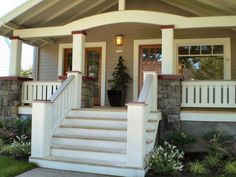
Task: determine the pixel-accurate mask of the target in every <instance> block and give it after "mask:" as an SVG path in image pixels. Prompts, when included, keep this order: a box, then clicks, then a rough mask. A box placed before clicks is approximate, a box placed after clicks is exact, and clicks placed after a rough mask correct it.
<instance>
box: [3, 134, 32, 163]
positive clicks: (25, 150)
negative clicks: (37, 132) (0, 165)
mask: <svg viewBox="0 0 236 177" xmlns="http://www.w3.org/2000/svg"><path fill="white" fill-rule="evenodd" d="M30 148H31V144H30V142H28V140H27V137H26V136H24V135H22V136H21V137H18V136H17V137H16V139H15V140H14V141H13V143H11V144H8V145H4V146H3V147H2V148H1V151H0V154H2V155H12V156H14V157H15V158H16V159H22V158H27V157H28V156H29V155H30Z"/></svg>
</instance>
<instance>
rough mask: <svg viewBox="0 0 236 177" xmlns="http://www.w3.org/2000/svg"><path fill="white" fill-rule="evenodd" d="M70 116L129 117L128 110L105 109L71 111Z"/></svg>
mask: <svg viewBox="0 0 236 177" xmlns="http://www.w3.org/2000/svg"><path fill="white" fill-rule="evenodd" d="M67 116H68V117H88V118H91V117H92V118H95V119H96V118H109V119H111V118H113V119H116V118H123V119H127V112H114V111H111V112H105V111H75V110H73V111H70V112H69V114H68V115H67Z"/></svg>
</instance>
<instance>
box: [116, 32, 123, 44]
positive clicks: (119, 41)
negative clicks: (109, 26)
mask: <svg viewBox="0 0 236 177" xmlns="http://www.w3.org/2000/svg"><path fill="white" fill-rule="evenodd" d="M116 45H117V46H122V45H123V35H121V34H119V35H116Z"/></svg>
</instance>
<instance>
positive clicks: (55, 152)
mask: <svg viewBox="0 0 236 177" xmlns="http://www.w3.org/2000/svg"><path fill="white" fill-rule="evenodd" d="M51 155H52V156H61V157H69V158H78V159H79V158H82V159H91V160H110V161H115V162H126V154H115V153H104V152H92V151H78V150H67V149H54V148H52V149H51Z"/></svg>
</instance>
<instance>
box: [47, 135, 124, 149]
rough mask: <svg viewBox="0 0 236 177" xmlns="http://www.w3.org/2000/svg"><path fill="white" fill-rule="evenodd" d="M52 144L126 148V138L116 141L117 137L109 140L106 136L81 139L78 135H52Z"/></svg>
mask: <svg viewBox="0 0 236 177" xmlns="http://www.w3.org/2000/svg"><path fill="white" fill-rule="evenodd" d="M51 144H52V145H70V146H89V147H94V148H95V147H97V148H120V149H125V150H126V139H123V141H117V139H114V140H112V141H111V140H109V139H107V138H103V139H101V138H100V139H96V138H95V137H93V138H92V139H89V138H88V137H87V139H85V138H84V139H81V138H80V137H77V138H73V137H72V138H71V137H53V138H52V141H51Z"/></svg>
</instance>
